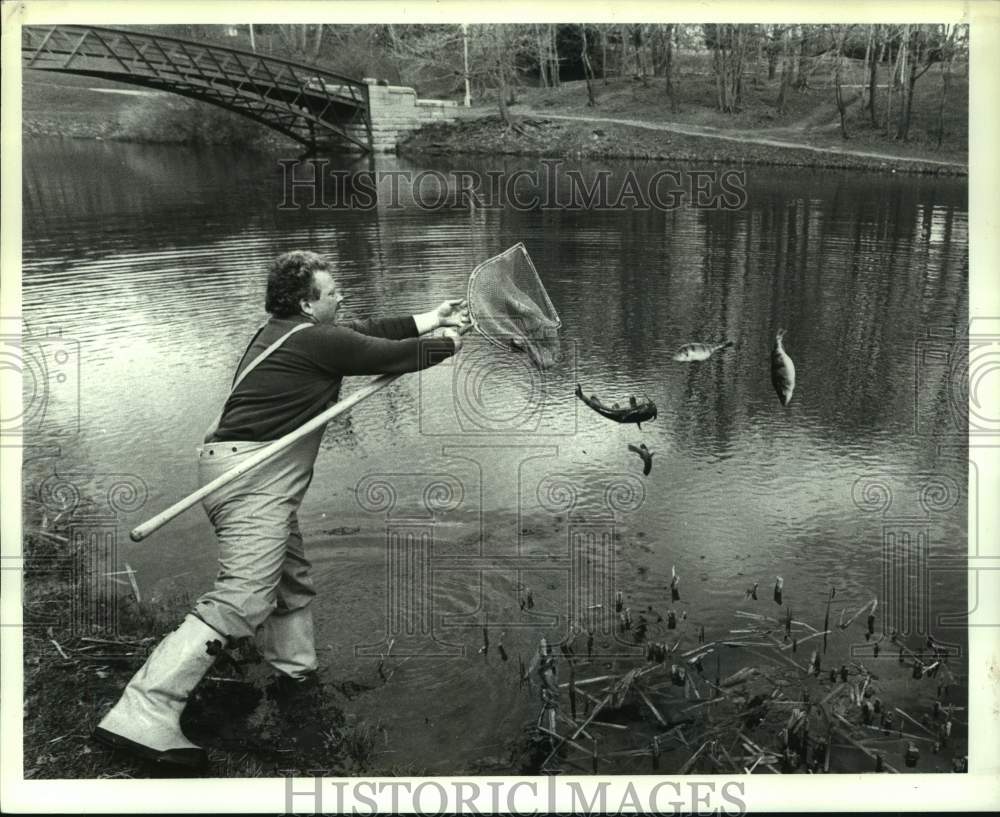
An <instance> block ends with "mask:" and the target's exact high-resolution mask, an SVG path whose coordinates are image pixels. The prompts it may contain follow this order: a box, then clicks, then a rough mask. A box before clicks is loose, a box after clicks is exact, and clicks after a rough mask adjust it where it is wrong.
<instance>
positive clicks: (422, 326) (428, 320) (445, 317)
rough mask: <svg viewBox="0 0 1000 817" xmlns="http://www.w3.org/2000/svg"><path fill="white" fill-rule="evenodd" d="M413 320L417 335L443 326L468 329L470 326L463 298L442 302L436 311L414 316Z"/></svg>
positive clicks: (466, 304)
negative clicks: (415, 324)
mask: <svg viewBox="0 0 1000 817" xmlns="http://www.w3.org/2000/svg"><path fill="white" fill-rule="evenodd" d="M413 319H414V320H415V321H416V323H417V334H418V335H423V334H426V333H427V332H433V331H434V330H435V329H440V328H441V327H443V326H457V327H459V328H468V327H469V326H470V325H471V319H470V317H469V305H468V303H467V302H466V300H465V299H464V298H456V299H455V300H452V301H444V302H443V303H442V304H441V306H439V307H438V308H437V309H432V310H431V311H430V312H423V313H421V314H419V315H414V316H413Z"/></svg>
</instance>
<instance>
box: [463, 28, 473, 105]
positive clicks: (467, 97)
mask: <svg viewBox="0 0 1000 817" xmlns="http://www.w3.org/2000/svg"><path fill="white" fill-rule="evenodd" d="M462 50H463V52H464V53H465V107H466V108H471V107H472V94H471V93H470V92H469V25H468V23H462Z"/></svg>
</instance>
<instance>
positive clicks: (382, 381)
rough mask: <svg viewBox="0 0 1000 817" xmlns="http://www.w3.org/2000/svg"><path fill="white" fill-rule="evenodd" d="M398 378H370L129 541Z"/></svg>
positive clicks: (143, 535)
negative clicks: (358, 387)
mask: <svg viewBox="0 0 1000 817" xmlns="http://www.w3.org/2000/svg"><path fill="white" fill-rule="evenodd" d="M402 376H403V375H402V374H381V375H379V376H378V377H376V378H374V379H373V380H372V381H371V382H370V383H369V384H368V385H367V386H364V387H363V388H360V389H358V390H357V391H356V392H354V394H352V395H351V396H350V397H348V398H346V399H344V400H341V401H339V402H338V403H336V404H335V405H332V406H330V408H328V409H327V410H326V411H324V412H322V413H321V414H317V415H316V416H315V417H313V418H312V419H311V420H309V422H307V423H304V424H303V425H301V426H299V428H297V429H295V431H292V432H290V433H289V434H286V435H285V436H284V437H279V438H278V439H277V440H275V441H274V442H273V443H271V444H270V445H269V446H267V448H262V449H261V450H260V451H258V452H257V453H256V454H254V455H253V456H251V457H248V458H247V459H245V460H244V461H243V462H241V463H240V464H239V465H237V466H236V467H234V468H231V469H230V470H228V471H226V473H224V474H220V475H219V476H217V477H216V478H215V479H213V480H212V481H211V482H209V483H208V484H207V485H204V486H202V487H201V488H199V489H198V490H197V491H195V492H194V493H192V494H189V495H188V496H186V497H184V499H182V500H180V501H178V502H175V503H174V504H173V505H171V506H170V507H169V508H167V509H166V510H165V511H161V512H160V513H158V514H157V515H156V516H154V517H153V518H152V519H150V520H148V521H147V522H143V523H142V524H141V525H139V526H138V527H136V528H133V529H132V531H131V532H130V533H129V536H130V537H131V539H132V541H133V542H141V541H142V540H143V539H145V538H146V537H147V536H149V534H151V533H153V532H154V531H157V530H159V529H160V528H162V527H163V526H164V525H166V524H167V522H169V521H170V520H171V519H173V518H174V517H175V516H179V515H180V514H182V513H184V511H186V510H187V509H188V508H190V507H191V506H192V505H194V504H196V503H198V502H200V501H201V500H202V499H204V498H205V497H206V496H208V495H209V494H210V493H212V492H213V491H217V490H219V488H221V487H223V486H224V485H228V484H229V483H230V482H232V481H233V480H234V479H236V478H237V477H241V476H243V474H245V473H246V472H247V471H250V470H252V469H254V468H256V467H257V466H258V465H260V464H261V463H263V462H267V461H268V460H269V459H271V458H272V457H274V455H275V454H278V453H280V452H281V451H284V450H285V449H286V448H288V447H289V446H290V445H294V444H295V443H296V442H298V441H299V440H301V439H302V438H303V437H305V436H306V435H307V434H309V433H311V432H313V431H315V430H316V429H318V428H319V427H320V426H322V425H325V424H326V423H328V422H329V421H330V420H332V419H333V418H334V417H336V416H338V415H339V414H343V413H344V412H345V411H347V410H348V409H350V408H352V407H353V406H356V405H357V404H358V403H360V402H361V401H362V400H366V399H367V398H369V397H371V396H372V395H373V394H375V392H377V391H380V390H382V389H384V388H385V387H386V386H388V385H389V384H390V383H392V382H393V381H394V380H397V379H398V378H400V377H402Z"/></svg>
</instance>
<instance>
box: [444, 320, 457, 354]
mask: <svg viewBox="0 0 1000 817" xmlns="http://www.w3.org/2000/svg"><path fill="white" fill-rule="evenodd" d="M441 337H443V338H451V342H452V343H454V344H455V354H456V355H457V354H458V352H459V350H460V349H461V348H462V330H461V329H459V328H456V327H454V326H449V327H448V328H446V329H445V330H444V331H443V332H442V333H441Z"/></svg>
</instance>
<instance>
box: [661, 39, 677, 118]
mask: <svg viewBox="0 0 1000 817" xmlns="http://www.w3.org/2000/svg"><path fill="white" fill-rule="evenodd" d="M666 39H667V41H666V53H665V54H664V58H663V74H664V76H665V77H666V80H667V81H666V88H667V100H668V101H669V102H670V112H671V113H677V94H676V92H675V91H674V23H668V24H667V30H666Z"/></svg>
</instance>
